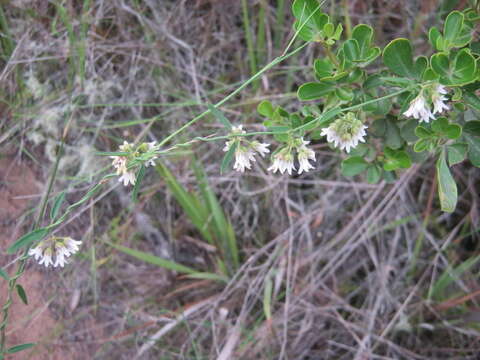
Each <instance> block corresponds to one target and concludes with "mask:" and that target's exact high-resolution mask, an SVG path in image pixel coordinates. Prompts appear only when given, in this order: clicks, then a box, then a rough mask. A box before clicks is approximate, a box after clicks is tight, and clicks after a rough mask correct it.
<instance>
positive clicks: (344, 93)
mask: <svg viewBox="0 0 480 360" xmlns="http://www.w3.org/2000/svg"><path fill="white" fill-rule="evenodd" d="M335 95H337V97H338V98H339V99H340V100H343V101H352V100H353V97H354V94H353V91H352V90H351V89H349V88H348V87H343V88H337V89H336V90H335Z"/></svg>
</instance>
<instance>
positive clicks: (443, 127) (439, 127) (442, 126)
mask: <svg viewBox="0 0 480 360" xmlns="http://www.w3.org/2000/svg"><path fill="white" fill-rule="evenodd" d="M447 129H448V119H447V118H446V117H443V116H441V117H439V118H438V119H436V120H434V121H432V130H433V131H434V132H436V133H438V134H442V133H445V132H446V131H447Z"/></svg>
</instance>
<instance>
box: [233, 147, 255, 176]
mask: <svg viewBox="0 0 480 360" xmlns="http://www.w3.org/2000/svg"><path fill="white" fill-rule="evenodd" d="M254 155H255V152H254V151H253V150H251V149H246V148H244V147H243V146H240V145H239V146H238V147H237V149H236V150H235V164H233V168H234V169H235V170H237V171H240V172H244V171H245V169H248V170H250V169H251V168H252V165H251V164H250V162H251V161H253V162H255V161H256V160H255V156H254Z"/></svg>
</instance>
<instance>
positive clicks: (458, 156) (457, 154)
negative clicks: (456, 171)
mask: <svg viewBox="0 0 480 360" xmlns="http://www.w3.org/2000/svg"><path fill="white" fill-rule="evenodd" d="M467 151H468V144H465V143H456V144H452V145H449V146H447V155H448V164H449V165H450V166H452V165H455V164H458V163H461V162H462V161H463V160H465V158H466V156H467Z"/></svg>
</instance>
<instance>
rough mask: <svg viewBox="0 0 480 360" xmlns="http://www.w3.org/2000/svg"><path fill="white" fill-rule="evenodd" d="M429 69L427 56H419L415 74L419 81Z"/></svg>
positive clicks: (416, 61)
mask: <svg viewBox="0 0 480 360" xmlns="http://www.w3.org/2000/svg"><path fill="white" fill-rule="evenodd" d="M427 67H428V59H427V58H426V57H425V56H419V57H418V58H417V59H416V60H415V73H416V77H417V79H422V78H423V74H424V73H425V71H426V70H427Z"/></svg>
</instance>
